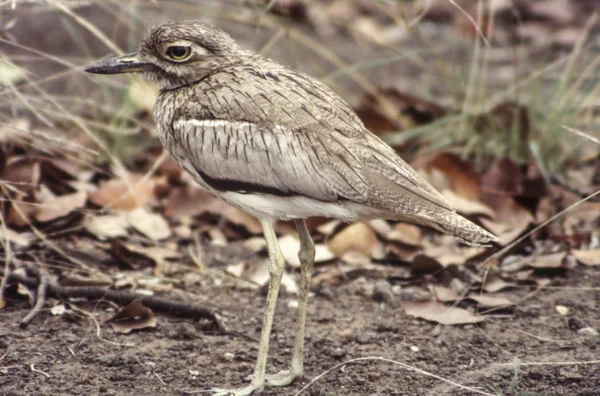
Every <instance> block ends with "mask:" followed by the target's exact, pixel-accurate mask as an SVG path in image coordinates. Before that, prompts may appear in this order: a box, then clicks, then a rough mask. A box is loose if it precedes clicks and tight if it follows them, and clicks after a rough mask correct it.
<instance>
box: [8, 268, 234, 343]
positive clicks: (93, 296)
mask: <svg viewBox="0 0 600 396" xmlns="http://www.w3.org/2000/svg"><path fill="white" fill-rule="evenodd" d="M8 281H9V282H18V283H21V284H23V285H25V286H27V287H30V288H32V287H37V286H38V284H39V282H38V281H37V280H36V279H32V278H28V277H26V276H21V275H18V274H14V273H12V274H10V275H9V276H8ZM46 294H47V295H48V297H51V298H58V299H68V298H76V297H79V298H82V297H83V298H86V299H88V300H101V299H104V300H109V301H113V302H115V303H117V304H119V305H128V304H129V303H131V302H132V301H133V300H135V299H139V300H141V301H142V303H143V304H144V306H146V307H148V308H150V309H152V310H153V311H155V312H162V313H164V314H167V315H171V316H176V317H184V318H190V319H201V318H202V319H209V320H211V321H213V322H214V323H215V324H216V325H217V327H218V328H219V330H221V331H228V328H227V326H226V324H225V321H224V320H223V318H222V316H221V315H220V314H219V313H218V312H217V310H216V309H213V308H209V307H206V306H203V305H191V304H186V303H182V302H176V301H170V300H167V299H164V298H159V297H154V296H146V295H142V294H137V293H128V292H123V291H118V290H108V289H106V288H103V287H93V286H77V287H75V286H73V287H71V286H58V285H54V284H48V286H47V289H46Z"/></svg>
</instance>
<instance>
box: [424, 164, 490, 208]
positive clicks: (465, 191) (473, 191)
mask: <svg viewBox="0 0 600 396" xmlns="http://www.w3.org/2000/svg"><path fill="white" fill-rule="evenodd" d="M424 170H425V174H426V175H429V177H430V179H433V180H431V181H432V184H433V185H434V186H435V187H436V188H437V189H438V190H452V191H453V192H455V193H456V194H457V195H459V196H460V197H462V198H464V199H465V200H467V201H478V200H479V199H480V198H481V186H480V184H479V174H477V172H476V171H475V169H474V168H473V165H472V164H471V163H469V162H466V161H464V160H462V159H461V158H459V157H458V156H457V155H456V154H452V153H439V154H437V155H436V156H435V157H433V158H432V159H431V160H429V161H428V163H427V164H426V165H425V169H424ZM441 177H443V178H444V179H440V178H441Z"/></svg>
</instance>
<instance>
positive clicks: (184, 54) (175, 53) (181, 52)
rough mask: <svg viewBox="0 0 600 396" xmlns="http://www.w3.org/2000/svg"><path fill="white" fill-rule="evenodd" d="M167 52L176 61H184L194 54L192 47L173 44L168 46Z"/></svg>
mask: <svg viewBox="0 0 600 396" xmlns="http://www.w3.org/2000/svg"><path fill="white" fill-rule="evenodd" d="M166 54H167V56H168V57H169V58H171V59H173V60H175V61H182V60H185V59H187V58H189V57H190V55H192V49H191V48H190V47H186V46H183V45H172V46H170V47H169V48H167V51H166Z"/></svg>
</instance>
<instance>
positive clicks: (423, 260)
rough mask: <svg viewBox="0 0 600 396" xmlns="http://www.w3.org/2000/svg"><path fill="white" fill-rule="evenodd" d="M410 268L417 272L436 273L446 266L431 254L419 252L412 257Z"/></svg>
mask: <svg viewBox="0 0 600 396" xmlns="http://www.w3.org/2000/svg"><path fill="white" fill-rule="evenodd" d="M410 268H411V270H413V271H414V272H417V273H434V272H437V271H440V270H442V269H444V266H443V265H442V264H441V263H440V262H439V261H438V260H436V259H434V258H433V257H431V256H429V255H425V254H417V255H416V256H415V257H414V258H413V259H412V261H411V263H410Z"/></svg>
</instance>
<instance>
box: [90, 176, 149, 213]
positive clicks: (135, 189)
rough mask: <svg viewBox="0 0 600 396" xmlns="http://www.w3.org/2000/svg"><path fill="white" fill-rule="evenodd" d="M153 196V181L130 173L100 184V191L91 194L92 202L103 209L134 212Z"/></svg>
mask: <svg viewBox="0 0 600 396" xmlns="http://www.w3.org/2000/svg"><path fill="white" fill-rule="evenodd" d="M153 194H154V181H153V180H151V179H148V178H146V177H144V175H140V174H134V173H130V174H127V175H126V176H124V177H120V178H114V179H110V180H107V181H104V182H100V184H99V186H98V189H97V190H96V191H94V192H93V193H91V194H90V201H91V202H92V203H94V204H96V205H98V206H100V207H101V208H110V209H112V210H123V211H133V210H135V209H138V208H140V207H142V206H144V205H145V204H146V203H147V202H148V201H149V200H150V198H152V196H153Z"/></svg>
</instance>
